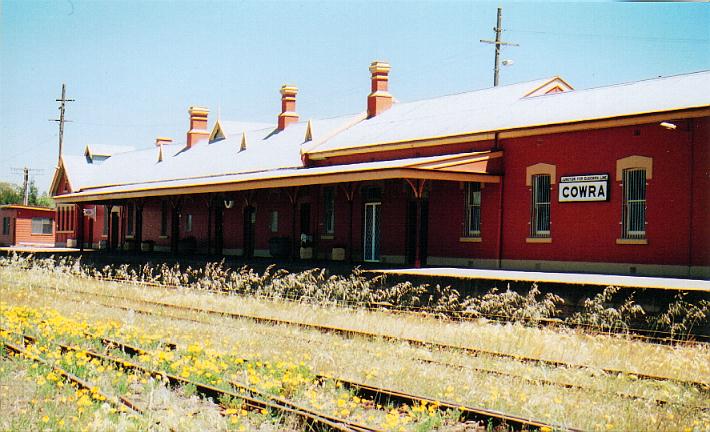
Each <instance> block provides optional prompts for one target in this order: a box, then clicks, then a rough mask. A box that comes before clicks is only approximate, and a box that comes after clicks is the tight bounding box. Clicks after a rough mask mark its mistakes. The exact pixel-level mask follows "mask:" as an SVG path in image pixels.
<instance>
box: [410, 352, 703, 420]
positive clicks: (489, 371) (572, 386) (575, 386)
mask: <svg viewBox="0 0 710 432" xmlns="http://www.w3.org/2000/svg"><path fill="white" fill-rule="evenodd" d="M414 360H416V361H418V362H422V363H429V364H433V365H437V366H443V367H449V368H452V369H460V370H470V371H473V372H483V373H487V374H491V375H499V376H505V377H510V378H515V379H519V380H521V381H525V382H527V383H530V384H544V385H549V386H557V387H562V388H568V389H575V390H584V391H591V392H595V393H600V394H604V395H612V396H617V397H620V398H624V399H633V400H639V401H649V402H654V403H655V404H657V405H675V406H679V407H684V408H691V409H698V410H707V409H710V406H706V407H703V406H697V405H688V404H684V403H680V402H674V401H669V400H666V399H660V398H648V397H644V396H639V395H635V394H631V393H624V392H610V391H606V390H602V389H598V388H594V387H587V386H583V385H579V384H572V383H563V382H558V381H552V380H548V379H544V378H529V377H526V376H523V375H518V374H513V373H510V372H503V371H497V370H493V369H487V368H480V367H473V366H467V365H462V364H456V363H449V362H444V361H439V360H430V359H424V358H419V357H416V358H414Z"/></svg>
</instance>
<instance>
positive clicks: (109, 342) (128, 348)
mask: <svg viewBox="0 0 710 432" xmlns="http://www.w3.org/2000/svg"><path fill="white" fill-rule="evenodd" d="M127 309H130V308H127ZM131 310H132V309H131ZM140 313H146V312H140ZM148 314H151V315H154V316H155V315H158V316H164V315H163V314H157V313H153V312H148ZM169 317H170V318H172V319H181V318H180V317H175V316H171V315H170V316H169ZM191 321H193V320H191ZM199 322H201V323H203V324H208V323H207V322H204V321H199ZM2 330H5V331H8V330H7V329H4V328H2V327H0V331H2ZM85 334H86V335H87V336H89V337H94V338H97V337H96V336H93V335H91V334H89V333H85ZM100 340H101V342H102V344H103V345H104V346H106V347H107V348H109V349H110V348H119V349H120V350H121V351H123V352H124V353H128V354H129V355H139V354H148V351H146V350H144V349H143V348H139V347H136V346H134V345H129V344H127V343H125V342H122V341H117V340H115V339H109V338H106V337H101V338H100ZM161 342H162V343H163V345H164V346H166V347H168V348H169V349H170V350H175V349H176V348H177V344H175V343H173V342H170V341H164V340H161ZM241 360H242V361H249V360H248V359H246V358H242V359H241ZM412 360H415V361H418V362H421V363H428V364H433V365H437V366H443V367H449V368H454V369H461V370H469V371H473V372H479V373H485V374H490V375H496V376H504V377H509V378H513V379H519V380H522V381H525V382H527V383H530V384H544V385H550V386H556V387H561V388H567V389H576V390H584V391H592V392H595V393H600V394H605V395H611V396H616V397H620V398H624V399H633V400H639V401H649V402H654V403H656V404H657V405H675V406H679V407H684V408H691V409H699V410H707V409H710V407H703V406H697V405H688V404H683V403H680V402H674V401H669V400H666V399H661V398H647V397H644V396H639V395H634V394H630V393H624V392H609V391H605V390H601V389H597V388H594V387H588V386H583V385H579V384H572V383H564V382H558V381H553V380H548V379H544V378H529V377H526V376H523V375H519V374H514V373H510V372H504V371H498V370H494V369H488V368H481V367H473V366H468V365H461V364H456V363H450V362H445V361H440V360H432V359H425V358H421V357H413V358H412ZM319 377H321V376H320V375H319ZM334 379H336V380H337V377H334Z"/></svg>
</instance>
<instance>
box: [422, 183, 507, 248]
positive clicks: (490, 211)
mask: <svg viewBox="0 0 710 432" xmlns="http://www.w3.org/2000/svg"><path fill="white" fill-rule="evenodd" d="M482 186H483V188H482V189H481V242H480V243H475V242H461V241H460V238H461V237H462V235H463V230H464V217H465V213H464V212H465V208H464V198H465V197H464V193H465V188H464V185H463V183H459V182H433V183H432V185H431V191H430V194H429V197H430V198H429V236H428V244H429V248H428V254H429V256H436V257H459V258H468V259H471V260H474V259H493V258H495V257H496V256H497V248H498V225H499V223H498V221H499V218H498V202H499V199H500V185H499V184H496V183H487V184H483V185H482Z"/></svg>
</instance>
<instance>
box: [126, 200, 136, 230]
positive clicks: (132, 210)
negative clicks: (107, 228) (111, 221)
mask: <svg viewBox="0 0 710 432" xmlns="http://www.w3.org/2000/svg"><path fill="white" fill-rule="evenodd" d="M135 220H136V206H134V205H133V204H127V205H126V235H128V236H132V235H134V234H135V226H136V224H135Z"/></svg>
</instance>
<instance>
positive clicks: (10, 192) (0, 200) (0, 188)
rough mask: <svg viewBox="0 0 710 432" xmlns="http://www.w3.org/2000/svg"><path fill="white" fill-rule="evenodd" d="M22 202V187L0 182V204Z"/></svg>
mask: <svg viewBox="0 0 710 432" xmlns="http://www.w3.org/2000/svg"><path fill="white" fill-rule="evenodd" d="M2 204H22V189H21V188H20V187H19V186H17V185H14V184H12V183H4V182H0V205H2Z"/></svg>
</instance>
